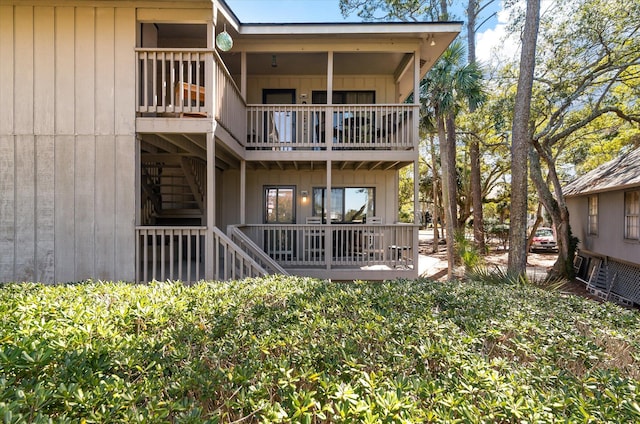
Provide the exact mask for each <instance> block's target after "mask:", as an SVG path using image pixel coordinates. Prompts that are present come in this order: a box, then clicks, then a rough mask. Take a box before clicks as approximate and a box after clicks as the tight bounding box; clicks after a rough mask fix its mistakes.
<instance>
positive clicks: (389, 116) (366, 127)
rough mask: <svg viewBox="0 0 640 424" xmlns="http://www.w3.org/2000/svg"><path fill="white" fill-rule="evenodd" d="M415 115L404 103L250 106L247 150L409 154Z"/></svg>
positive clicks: (411, 147) (414, 111) (413, 139)
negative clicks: (397, 152)
mask: <svg viewBox="0 0 640 424" xmlns="http://www.w3.org/2000/svg"><path fill="white" fill-rule="evenodd" d="M417 113H418V109H417V107H416V106H414V105H404V104H402V105H331V106H328V105H248V106H247V130H248V134H247V144H246V147H247V148H249V149H256V150H284V151H286V150H328V149H335V150H339V149H340V150H360V149H367V150H371V149H380V150H408V149H413V148H415V147H416V146H417V141H418V138H417V134H416V125H415V124H416V121H415V117H416V116H417ZM327 118H329V119H327ZM327 134H329V136H327Z"/></svg>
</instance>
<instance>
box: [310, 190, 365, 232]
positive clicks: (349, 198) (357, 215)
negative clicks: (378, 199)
mask: <svg viewBox="0 0 640 424" xmlns="http://www.w3.org/2000/svg"><path fill="white" fill-rule="evenodd" d="M325 196H326V189H325V188H314V189H313V216H322V221H323V222H326V216H327V214H326V199H325ZM329 216H330V218H331V222H333V223H353V224H356V223H358V224H359V223H366V222H367V217H372V216H375V188H373V187H343V188H332V189H331V213H330V214H329Z"/></svg>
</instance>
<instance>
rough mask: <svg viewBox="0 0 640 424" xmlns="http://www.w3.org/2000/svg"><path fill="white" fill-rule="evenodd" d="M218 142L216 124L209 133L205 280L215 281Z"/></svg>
mask: <svg viewBox="0 0 640 424" xmlns="http://www.w3.org/2000/svg"><path fill="white" fill-rule="evenodd" d="M215 148H216V142H215V123H214V125H213V128H212V131H211V132H207V232H206V234H207V235H206V236H205V258H204V278H205V279H207V280H213V279H214V278H215V276H214V268H213V264H214V263H215V255H216V254H217V252H216V251H215V243H214V236H213V227H215V224H216V152H215Z"/></svg>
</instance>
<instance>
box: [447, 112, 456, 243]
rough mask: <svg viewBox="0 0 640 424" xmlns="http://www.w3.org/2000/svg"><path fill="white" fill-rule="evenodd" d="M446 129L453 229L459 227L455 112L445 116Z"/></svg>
mask: <svg viewBox="0 0 640 424" xmlns="http://www.w3.org/2000/svg"><path fill="white" fill-rule="evenodd" d="M445 122H446V131H447V136H446V137H447V144H446V149H447V160H448V163H447V165H448V168H449V170H448V172H447V174H446V176H445V177H444V178H447V179H448V180H449V181H448V182H449V187H448V191H449V200H450V203H449V208H450V209H451V216H452V217H453V222H452V225H453V230H454V232H455V230H457V229H458V172H457V168H456V159H457V154H456V123H455V115H454V113H453V112H448V113H447V114H446V116H445Z"/></svg>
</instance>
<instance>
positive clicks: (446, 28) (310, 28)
mask: <svg viewBox="0 0 640 424" xmlns="http://www.w3.org/2000/svg"><path fill="white" fill-rule="evenodd" d="M462 25H463V22H460V21H455V22H410V23H409V22H361V23H354V22H334V23H317V22H314V23H276V24H267V23H261V24H260V23H259V24H241V25H240V28H239V33H240V34H242V35H266V34H268V35H277V34H280V35H286V34H289V35H294V34H298V35H303V34H304V35H316V34H318V35H320V34H335V33H336V31H335V28H339V29H340V31H339V32H340V34H341V35H349V34H354V35H355V34H386V35H400V34H410V33H424V32H433V33H451V32H455V33H459V32H460V31H461V29H462Z"/></svg>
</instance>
